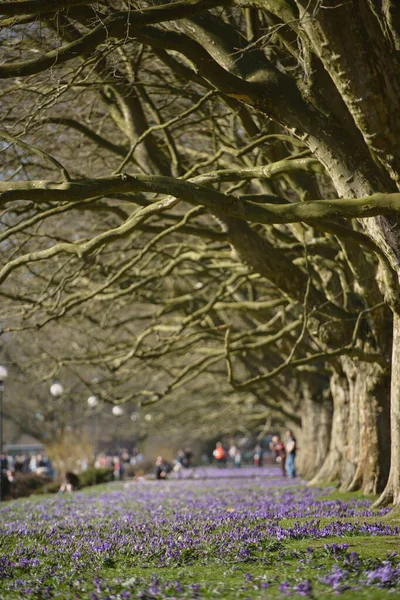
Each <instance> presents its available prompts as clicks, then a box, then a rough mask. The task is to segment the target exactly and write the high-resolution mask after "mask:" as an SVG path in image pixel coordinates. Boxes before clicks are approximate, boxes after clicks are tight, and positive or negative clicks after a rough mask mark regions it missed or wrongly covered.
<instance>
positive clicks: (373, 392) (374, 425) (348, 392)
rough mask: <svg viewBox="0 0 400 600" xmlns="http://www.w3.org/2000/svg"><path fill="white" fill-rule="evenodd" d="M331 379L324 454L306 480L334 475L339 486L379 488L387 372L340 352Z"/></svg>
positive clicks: (383, 470)
mask: <svg viewBox="0 0 400 600" xmlns="http://www.w3.org/2000/svg"><path fill="white" fill-rule="evenodd" d="M340 362H341V366H342V370H341V372H340V373H339V372H336V373H335V374H334V375H333V376H332V379H331V392H332V398H333V418H332V433H331V442H330V446H329V452H328V455H327V457H326V459H325V461H324V463H323V465H322V466H321V468H320V470H319V471H318V473H317V474H316V475H315V477H314V478H313V479H312V481H311V484H312V485H314V484H319V483H326V482H328V481H339V482H340V485H341V489H342V490H352V491H354V490H358V489H362V490H363V492H364V493H377V492H379V491H381V490H382V489H383V486H384V485H385V482H386V480H387V476H388V471H389V448H390V430H389V402H388V387H389V381H390V376H389V375H388V374H385V373H384V372H383V370H382V367H380V366H379V365H377V364H369V363H358V364H357V363H354V361H352V360H351V359H349V358H347V357H342V358H341V361H340Z"/></svg>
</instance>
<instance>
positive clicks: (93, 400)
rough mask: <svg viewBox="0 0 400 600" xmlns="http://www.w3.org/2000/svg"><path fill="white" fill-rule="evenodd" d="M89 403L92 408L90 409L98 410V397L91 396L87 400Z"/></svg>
mask: <svg viewBox="0 0 400 600" xmlns="http://www.w3.org/2000/svg"><path fill="white" fill-rule="evenodd" d="M87 403H88V406H90V408H96V406H98V404H99V401H98V398H97V396H89V398H88V399H87Z"/></svg>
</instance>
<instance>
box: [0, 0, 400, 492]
mask: <svg viewBox="0 0 400 600" xmlns="http://www.w3.org/2000/svg"><path fill="white" fill-rule="evenodd" d="M397 4H398V3H396V2H395V1H391V0H368V1H365V0H351V1H350V2H345V3H343V2H339V1H337V0H325V2H324V3H322V2H320V0H279V1H277V0H256V1H254V0H253V2H251V3H248V4H246V3H243V2H240V3H236V2H234V1H233V2H231V1H229V2H228V1H226V0H180V1H178V2H172V3H169V4H157V3H151V2H148V3H145V4H143V3H140V5H139V4H136V3H135V2H131V1H129V0H127V1H126V2H125V1H124V0H113V1H111V2H102V1H101V0H100V1H98V2H90V1H88V0H52V1H51V2H49V1H44V0H42V1H41V0H18V1H16V0H15V1H10V2H3V3H2V4H1V7H0V10H1V13H2V18H1V20H0V28H1V31H0V35H1V42H2V47H3V48H4V49H5V53H4V56H5V59H4V60H3V63H2V64H1V65H0V78H2V79H3V89H2V92H1V96H0V102H1V109H2V115H3V129H2V131H1V140H2V141H1V150H2V158H3V161H2V162H3V181H2V182H1V183H0V205H1V211H2V212H1V229H0V243H1V248H2V255H3V258H4V261H3V267H2V270H1V271H0V282H1V285H2V287H1V294H2V299H3V306H4V310H3V323H2V338H3V340H4V345H5V347H6V350H7V352H8V353H9V354H12V360H13V362H15V363H16V364H17V363H18V365H19V369H21V370H22V371H24V372H25V371H26V372H29V373H32V372H33V371H36V372H40V377H48V378H49V377H51V376H52V375H53V374H54V373H56V372H57V371H59V370H60V369H65V370H69V372H70V373H73V374H74V376H75V377H77V378H78V379H79V380H80V381H81V382H83V384H84V385H85V386H87V388H88V389H91V388H92V387H93V384H92V382H93V379H94V378H96V377H99V376H101V378H102V382H103V385H102V389H101V393H102V394H103V396H104V398H105V399H107V400H109V401H113V402H119V403H123V402H127V401H132V400H135V401H136V402H137V403H138V404H141V405H143V406H147V407H148V410H150V409H151V410H153V411H154V413H155V414H156V415H157V418H159V419H167V418H169V419H172V420H175V421H176V422H180V419H183V418H184V419H185V420H186V421H185V422H187V423H193V427H198V423H199V422H201V424H202V425H201V426H202V427H203V429H204V431H207V428H209V427H210V422H213V423H215V422H217V423H218V427H221V428H225V429H226V430H234V429H235V428H236V429H239V428H241V427H242V428H243V427H244V428H255V427H260V426H265V427H267V428H270V427H277V426H279V425H280V424H284V423H285V424H287V425H289V424H290V425H291V426H292V427H294V428H296V427H297V428H298V429H299V432H300V434H301V437H302V442H301V444H300V445H301V447H302V449H303V452H302V458H301V460H302V472H303V473H304V474H305V475H306V476H308V477H310V478H313V481H315V482H321V481H329V480H335V479H340V481H341V483H342V486H343V488H345V489H350V490H355V489H362V490H364V491H365V492H370V493H378V492H382V494H381V496H380V499H379V500H378V504H387V503H390V502H394V503H395V504H399V502H400V320H399V314H400V313H399V311H400V303H399V300H400V296H399V292H400V287H399V276H400V229H399V225H398V215H399V213H400V195H399V193H398V189H399V183H398V180H399V178H400V135H399V133H400V131H399V130H400V119H399V114H400V111H399V108H400V106H399V103H400V93H399V92H400V89H399V88H400V69H399V67H400V54H399V53H400V8H399V7H398V5H397ZM33 340H34V341H33ZM29 344H30V345H31V347H33V348H40V350H39V351H38V352H36V351H35V352H34V353H33V354H34V356H33V357H32V352H27V351H26V348H27V347H29ZM27 345H28V346H27ZM22 347H24V348H25V351H24V353H25V355H23V353H22V351H21V350H20V349H21V348H22ZM99 374H100V375H99ZM238 424H239V425H238Z"/></svg>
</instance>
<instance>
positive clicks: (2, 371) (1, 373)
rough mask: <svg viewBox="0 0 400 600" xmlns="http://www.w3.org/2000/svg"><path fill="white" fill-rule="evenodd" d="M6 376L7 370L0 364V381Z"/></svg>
mask: <svg viewBox="0 0 400 600" xmlns="http://www.w3.org/2000/svg"><path fill="white" fill-rule="evenodd" d="M7 377H8V371H7V369H6V368H5V367H3V365H0V381H4V380H5V379H7Z"/></svg>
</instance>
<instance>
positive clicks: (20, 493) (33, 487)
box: [10, 473, 59, 498]
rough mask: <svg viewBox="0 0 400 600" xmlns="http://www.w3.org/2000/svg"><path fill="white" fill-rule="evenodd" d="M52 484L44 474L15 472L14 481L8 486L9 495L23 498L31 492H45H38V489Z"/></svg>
mask: <svg viewBox="0 0 400 600" xmlns="http://www.w3.org/2000/svg"><path fill="white" fill-rule="evenodd" d="M52 484H53V482H52V481H51V479H49V478H48V477H46V476H45V475H38V474H37V473H15V476H14V481H13V482H12V483H11V486H10V496H11V498H25V497H26V496H30V495H31V494H35V493H45V492H42V491H40V492H39V490H41V489H42V488H44V487H45V486H47V485H52ZM58 487H59V486H58ZM58 487H57V489H58Z"/></svg>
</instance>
